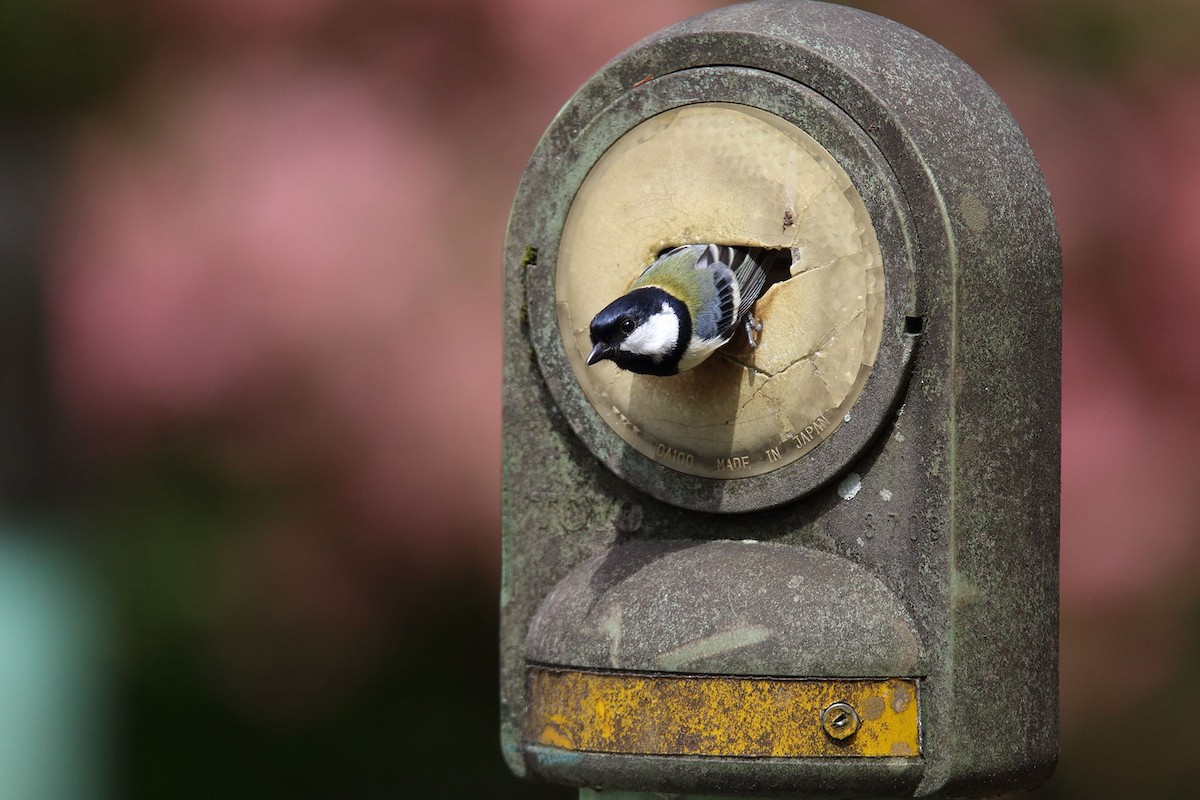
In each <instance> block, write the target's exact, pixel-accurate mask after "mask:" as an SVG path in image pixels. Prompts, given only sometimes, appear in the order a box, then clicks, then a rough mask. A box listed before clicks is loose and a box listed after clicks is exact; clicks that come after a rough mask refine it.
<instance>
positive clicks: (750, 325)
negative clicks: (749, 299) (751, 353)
mask: <svg viewBox="0 0 1200 800" xmlns="http://www.w3.org/2000/svg"><path fill="white" fill-rule="evenodd" d="M762 328H763V326H762V323H761V322H759V321H758V320H756V319H754V312H751V313H749V314H747V315H746V341H747V342H749V344H750V349H751V350H755V349H757V348H758V341H757V340H756V339H755V338H754V334H756V333H762Z"/></svg>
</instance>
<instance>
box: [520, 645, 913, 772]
mask: <svg viewBox="0 0 1200 800" xmlns="http://www.w3.org/2000/svg"><path fill="white" fill-rule="evenodd" d="M917 705H918V702H917V682H916V681H915V680H902V679H892V680H881V681H858V680H782V679H767V678H741V677H732V676H715V675H706V676H699V675H664V674H644V673H632V672H585V671H581V670H565V669H554V668H548V667H532V668H530V670H529V718H528V721H527V723H526V737H527V738H528V740H529V741H531V742H536V743H538V744H541V745H545V746H547V747H557V748H559V749H562V750H589V751H593V752H601V753H635V754H643V755H695V756H730V757H735V758H764V757H771V758H796V757H800V756H810V757H828V756H857V757H869V758H880V757H888V756H891V757H903V758H915V757H919V756H920V754H921V742H920V731H919V729H918V725H917V720H918V716H917ZM830 708H833V711H832V713H830V714H827V713H826V712H827V711H828V710H829V709H830ZM859 709H861V713H860V712H859ZM850 720H853V724H852V725H851V724H850V723H849V721H850Z"/></svg>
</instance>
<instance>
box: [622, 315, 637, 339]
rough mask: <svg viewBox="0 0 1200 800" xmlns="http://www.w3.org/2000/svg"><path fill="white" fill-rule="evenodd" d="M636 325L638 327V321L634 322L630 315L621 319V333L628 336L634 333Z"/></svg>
mask: <svg viewBox="0 0 1200 800" xmlns="http://www.w3.org/2000/svg"><path fill="white" fill-rule="evenodd" d="M636 327H637V323H636V322H634V321H633V320H632V319H630V318H629V317H626V318H625V319H623V320H621V333H623V334H625V335H626V336H628V335H629V334H631V333H633V331H634V329H635V328H636Z"/></svg>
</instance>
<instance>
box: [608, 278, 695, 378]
mask: <svg viewBox="0 0 1200 800" xmlns="http://www.w3.org/2000/svg"><path fill="white" fill-rule="evenodd" d="M591 335H592V352H591V355H589V356H588V359H587V363H588V365H589V366H590V365H592V364H595V363H596V362H598V361H602V360H604V359H606V358H607V359H608V360H610V361H612V362H613V363H614V364H616V365H617V366H618V367H620V368H621V369H627V370H629V371H630V372H637V373H639V374H642V375H674V374H675V373H676V372H678V371H679V359H680V358H681V357H682V356H683V351H684V348H686V347H687V344H688V342H690V341H691V339H692V321H691V317H690V315H689V314H688V312H687V308H686V307H685V306H684V305H683V303H681V302H680V301H678V300H676V299H675V298H674V297H672V296H671V295H669V294H667V293H666V292H665V291H663V290H662V289H659V288H658V287H656V286H645V287H642V288H640V289H634V290H633V291H632V292H630V293H629V294H627V295H623V296H622V297H618V298H617V299H616V300H614V301H612V302H611V303H609V304H608V305H607V306H605V308H604V309H603V310H602V311H601V312H600V313H599V314H597V315H596V316H595V318H593V319H592V325H591Z"/></svg>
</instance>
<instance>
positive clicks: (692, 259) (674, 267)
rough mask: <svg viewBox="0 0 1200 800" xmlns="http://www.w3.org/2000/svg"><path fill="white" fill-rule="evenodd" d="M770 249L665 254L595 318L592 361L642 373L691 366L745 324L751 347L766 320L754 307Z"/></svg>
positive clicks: (708, 247)
mask: <svg viewBox="0 0 1200 800" xmlns="http://www.w3.org/2000/svg"><path fill="white" fill-rule="evenodd" d="M769 258H770V256H769V255H768V251H765V250H763V249H761V248H746V247H730V246H726V245H715V244H689V245H684V246H682V247H676V248H675V249H674V250H671V251H669V252H666V253H664V254H662V255H661V256H659V258H658V260H656V261H655V262H654V263H653V264H651V265H650V266H649V267H648V268H647V269H646V271H645V272H643V273H642V274H641V276H640V277H638V279H637V280H635V281H634V282H633V285H632V286H631V287H630V290H629V292H628V293H627V294H624V295H622V296H621V297H618V298H617V299H616V300H614V301H613V302H611V303H609V304H608V305H607V306H605V308H604V309H603V310H602V311H601V312H600V313H599V314H597V315H596V316H595V318H593V319H592V324H591V337H592V352H591V354H590V355H589V356H588V358H587V363H588V366H591V365H592V364H595V363H597V362H599V361H602V360H604V359H606V358H607V359H608V360H610V361H612V362H613V363H614V364H616V365H617V366H618V367H620V368H621V369H626V370H629V371H630V372H637V373H640V374H642V375H675V374H677V373H679V372H683V371H684V370H687V369H691V368H692V367H694V366H696V365H697V364H699V363H700V362H702V361H704V359H706V358H708V357H709V356H710V355H712V353H713V352H714V351H715V350H716V349H717V348H718V347H720V346H721V345H723V344H725V343H726V342H728V341H729V340H730V339H732V338H733V335H734V334H735V333H736V332H737V330H738V326H739V324H741V323H745V325H746V335H747V337H748V338H749V340H750V346H751V347H754V346H756V343H755V341H754V332H755V331H759V330H762V325H761V324H758V323H756V322H755V321H754V318H753V316H751V314H750V308H751V306H753V305H754V301H755V300H757V299H758V298H759V296H760V295H761V294H762V293H763V288H764V285H765V284H766V279H767V266H768V264H767V261H768V259H769Z"/></svg>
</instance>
